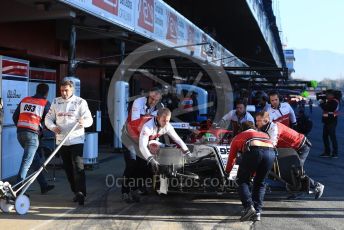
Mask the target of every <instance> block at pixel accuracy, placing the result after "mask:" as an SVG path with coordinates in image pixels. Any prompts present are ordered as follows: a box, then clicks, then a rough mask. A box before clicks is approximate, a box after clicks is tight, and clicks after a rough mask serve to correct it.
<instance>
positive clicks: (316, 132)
mask: <svg viewBox="0 0 344 230" xmlns="http://www.w3.org/2000/svg"><path fill="white" fill-rule="evenodd" d="M320 116H321V115H320V110H319V109H317V108H316V109H315V111H314V114H313V115H312V119H313V121H314V128H313V130H312V132H311V134H310V139H311V141H312V143H313V148H312V151H311V153H310V156H309V158H308V160H307V161H306V171H307V174H309V175H310V176H311V177H312V178H314V179H315V180H319V181H320V182H322V183H324V184H325V186H326V188H325V193H324V195H323V197H322V199H320V200H314V197H313V195H307V196H303V197H300V198H299V199H297V200H288V199H286V193H285V192H281V191H272V192H271V193H267V195H266V202H265V208H264V213H263V216H262V221H261V222H257V223H252V222H244V223H241V222H239V221H238V218H239V216H240V211H241V204H240V202H239V200H238V197H236V196H226V197H221V196H196V195H168V196H157V195H155V194H150V195H148V196H144V197H142V200H141V202H140V203H134V204H126V203H124V202H122V201H121V197H120V188H119V187H118V186H110V187H109V186H107V185H106V182H107V183H108V185H111V184H112V182H113V180H112V179H113V178H117V177H119V176H120V175H121V174H122V171H123V159H122V155H121V154H114V153H109V152H107V151H106V150H105V149H104V150H102V151H101V154H100V164H99V167H98V168H94V169H93V170H88V171H87V186H88V197H87V200H86V203H85V206H84V207H79V206H78V205H77V204H75V203H73V202H72V201H71V200H72V197H73V194H72V192H71V191H70V189H69V186H68V182H67V180H66V178H65V175H64V172H63V171H62V170H60V169H59V170H57V171H56V181H55V182H51V183H53V184H55V186H56V188H55V189H54V190H52V191H51V192H49V193H48V194H47V195H40V193H39V188H38V185H37V183H34V185H33V186H32V187H31V188H30V191H29V194H30V201H31V208H30V211H29V213H28V214H26V215H23V216H20V215H18V214H16V213H15V212H14V211H13V212H11V213H1V214H0V223H1V229H21V230H22V229H80V228H87V229H344V226H343V223H344V222H343V220H344V193H343V191H344V183H343V182H344V181H343V178H344V155H343V154H342V153H343V142H342V141H341V140H343V138H344V132H343V127H344V126H343V124H344V122H343V121H342V120H343V119H341V120H340V123H339V125H338V132H337V133H338V141H339V146H340V152H339V153H340V156H339V158H338V159H323V158H319V157H318V155H320V153H321V151H322V136H321V135H322V134H321V132H322V128H321V122H320ZM341 154H342V155H341ZM50 178H52V170H50V171H49V173H48V175H47V179H50ZM106 178H107V179H106Z"/></svg>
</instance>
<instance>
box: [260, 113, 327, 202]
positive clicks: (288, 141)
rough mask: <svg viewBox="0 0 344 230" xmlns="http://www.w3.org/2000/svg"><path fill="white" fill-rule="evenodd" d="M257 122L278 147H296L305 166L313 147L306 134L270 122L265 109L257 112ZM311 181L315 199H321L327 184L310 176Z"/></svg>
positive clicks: (301, 162)
mask: <svg viewBox="0 0 344 230" xmlns="http://www.w3.org/2000/svg"><path fill="white" fill-rule="evenodd" d="M256 124H257V127H258V129H259V130H261V131H263V132H266V133H267V134H269V136H270V140H271V141H272V143H273V145H274V146H275V147H276V148H292V149H294V150H295V151H296V152H297V153H298V155H299V157H300V164H301V167H302V168H303V166H304V164H305V161H306V159H307V156H308V154H309V151H310V150H311V147H312V144H311V142H310V141H309V140H308V138H307V137H306V136H305V135H303V134H301V133H298V132H296V131H295V130H293V129H291V128H289V127H287V126H285V125H284V124H282V123H280V122H276V123H274V122H270V117H269V113H268V112H264V111H262V112H258V113H257V114H256ZM309 182H310V188H311V189H313V190H314V193H315V199H319V198H320V197H321V196H322V194H323V192H324V188H325V186H324V185H323V184H321V183H319V182H315V181H314V180H313V179H311V178H309Z"/></svg>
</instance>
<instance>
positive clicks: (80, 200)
mask: <svg viewBox="0 0 344 230" xmlns="http://www.w3.org/2000/svg"><path fill="white" fill-rule="evenodd" d="M76 200H77V202H78V203H79V205H84V203H85V196H84V194H82V192H78V193H77V194H76Z"/></svg>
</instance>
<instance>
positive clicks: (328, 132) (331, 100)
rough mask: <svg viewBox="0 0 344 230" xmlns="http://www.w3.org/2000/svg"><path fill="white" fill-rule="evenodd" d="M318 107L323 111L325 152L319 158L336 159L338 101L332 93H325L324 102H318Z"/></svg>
mask: <svg viewBox="0 0 344 230" xmlns="http://www.w3.org/2000/svg"><path fill="white" fill-rule="evenodd" d="M320 107H321V109H322V110H323V114H322V122H323V124H324V126H323V143H324V147H325V151H324V152H323V153H322V154H321V155H320V157H331V156H332V157H333V158H338V143H337V137H336V128H337V119H338V115H339V113H338V111H339V101H338V100H337V99H336V98H335V97H334V93H333V92H332V91H327V92H326V100H320ZM329 138H330V139H331V142H332V150H333V151H332V155H331V149H330V142H329Z"/></svg>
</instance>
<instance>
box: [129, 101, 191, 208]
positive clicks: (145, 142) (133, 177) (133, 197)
mask: <svg viewBox="0 0 344 230" xmlns="http://www.w3.org/2000/svg"><path fill="white" fill-rule="evenodd" d="M170 119H171V111H170V110H169V109H168V108H161V109H159V110H158V112H157V117H153V116H151V117H147V116H145V117H143V118H142V119H140V124H138V125H137V126H135V127H132V128H133V133H139V135H132V136H131V139H132V140H133V142H132V144H133V146H132V147H133V149H130V152H135V153H136V155H135V158H136V159H139V160H144V162H145V163H146V164H148V165H149V166H150V168H151V169H152V171H153V172H154V173H156V172H157V171H158V169H159V163H158V162H157V161H156V160H155V159H154V158H153V155H152V152H151V149H150V148H149V142H150V141H152V140H158V138H159V137H160V136H162V135H164V134H167V135H168V136H169V137H171V138H172V140H173V141H174V142H175V143H176V144H177V145H179V146H180V147H181V149H182V151H183V153H184V154H186V155H187V156H188V157H191V153H190V151H189V149H188V147H187V146H186V145H185V143H184V142H183V140H182V139H181V138H180V137H179V136H178V134H177V133H176V132H175V130H174V128H173V127H172V125H171V124H170ZM134 129H135V130H134ZM135 162H137V161H129V162H128V163H129V164H128V165H127V167H128V168H129V169H130V170H128V171H130V172H131V173H128V171H127V172H126V173H127V174H126V175H127V176H128V177H127V178H125V179H126V181H128V183H127V184H125V183H124V184H123V185H122V191H123V189H125V190H127V189H128V190H129V193H128V194H127V193H123V192H122V199H123V200H124V201H125V202H127V203H130V202H139V201H140V198H139V196H137V190H138V188H137V179H138V178H139V177H141V171H140V169H139V168H137V167H138V165H137V164H135ZM135 167H136V168H135ZM123 186H124V188H123ZM127 195H128V196H129V197H127Z"/></svg>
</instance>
